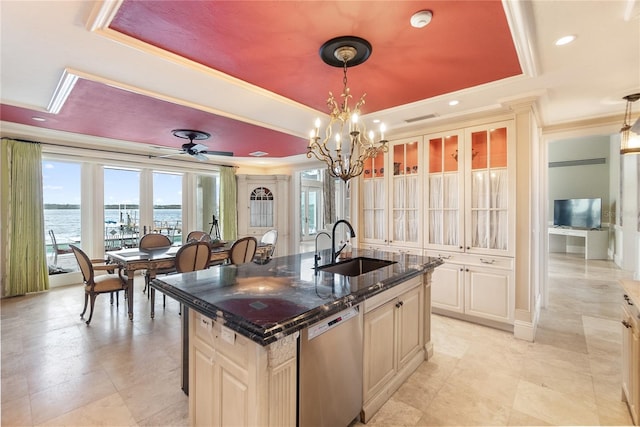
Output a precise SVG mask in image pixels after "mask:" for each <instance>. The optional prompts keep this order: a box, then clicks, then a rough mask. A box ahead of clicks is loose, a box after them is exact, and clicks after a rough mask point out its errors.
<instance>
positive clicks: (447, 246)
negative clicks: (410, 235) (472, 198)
mask: <svg viewBox="0 0 640 427" xmlns="http://www.w3.org/2000/svg"><path fill="white" fill-rule="evenodd" d="M463 141H464V133H463V131H461V130H455V131H451V132H445V133H439V134H433V135H427V136H426V137H425V144H426V150H425V151H426V156H427V161H426V162H425V166H426V168H427V171H426V173H425V186H426V191H425V197H426V200H425V211H426V216H425V246H426V247H429V248H433V249H444V250H449V251H462V250H464V246H463V241H462V240H463V239H464V234H463V230H464V215H463V212H462V211H461V209H462V208H463V206H464V175H463V171H464V160H465V159H464V154H463V153H464V149H463V148H462V143H463Z"/></svg>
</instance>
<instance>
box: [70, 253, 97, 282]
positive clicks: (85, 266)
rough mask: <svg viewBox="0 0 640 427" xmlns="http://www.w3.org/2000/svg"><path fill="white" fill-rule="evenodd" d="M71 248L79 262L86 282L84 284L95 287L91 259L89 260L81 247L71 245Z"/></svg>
mask: <svg viewBox="0 0 640 427" xmlns="http://www.w3.org/2000/svg"><path fill="white" fill-rule="evenodd" d="M69 246H71V250H72V251H73V254H74V255H75V257H76V260H77V261H78V265H79V266H80V271H81V272H82V279H83V280H84V283H85V284H87V285H91V286H92V285H93V283H94V281H93V275H94V272H93V264H92V263H91V258H89V256H88V255H87V254H86V253H84V251H83V250H82V249H80V248H79V247H77V246H75V245H69Z"/></svg>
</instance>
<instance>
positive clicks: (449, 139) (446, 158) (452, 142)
mask: <svg viewBox="0 0 640 427" xmlns="http://www.w3.org/2000/svg"><path fill="white" fill-rule="evenodd" d="M443 162H444V171H445V172H458V171H459V170H460V169H459V164H460V162H459V161H458V135H450V136H446V137H445V138H444V155H443Z"/></svg>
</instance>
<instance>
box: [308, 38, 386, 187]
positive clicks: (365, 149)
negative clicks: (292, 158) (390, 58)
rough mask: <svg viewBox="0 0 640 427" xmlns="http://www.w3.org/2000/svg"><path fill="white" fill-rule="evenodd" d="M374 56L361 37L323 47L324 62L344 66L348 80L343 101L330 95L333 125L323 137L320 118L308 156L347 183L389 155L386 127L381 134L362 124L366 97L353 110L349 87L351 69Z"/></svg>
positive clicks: (341, 40) (313, 133)
mask: <svg viewBox="0 0 640 427" xmlns="http://www.w3.org/2000/svg"><path fill="white" fill-rule="evenodd" d="M370 54H371V45H370V44H369V42H368V41H366V40H364V39H361V38H359V37H353V36H346V37H337V38H334V39H331V40H329V41H328V42H326V43H325V44H323V45H322V47H321V48H320V56H321V58H322V60H323V61H324V62H326V63H327V64H329V65H332V66H334V67H342V68H343V72H344V77H343V79H342V83H343V85H344V86H343V89H342V95H341V98H342V99H341V102H340V103H338V101H337V100H336V99H335V98H334V96H333V94H332V93H331V92H329V99H327V106H328V107H329V123H328V124H327V126H326V128H325V129H324V136H323V137H321V136H320V126H321V125H322V122H321V121H320V119H319V118H318V119H316V121H315V126H314V129H313V130H312V131H311V132H310V134H309V147H308V150H307V157H308V158H311V156H315V157H316V158H317V159H318V160H321V161H324V162H325V163H326V164H327V167H328V170H329V174H330V175H331V176H333V177H335V178H340V179H342V180H343V181H344V182H347V181H348V180H350V179H351V178H355V177H357V176H359V175H360V174H362V171H363V170H364V162H365V160H367V159H369V158H372V157H375V156H377V155H378V153H380V152H387V149H388V148H387V142H388V141H387V140H386V139H384V131H385V127H384V124H380V130H379V133H378V135H377V137H378V139H377V141H376V133H375V132H374V131H372V130H370V131H369V132H368V133H367V129H366V126H365V125H364V124H363V123H362V122H361V121H360V107H362V105H364V97H365V96H366V93H365V94H364V95H362V97H361V98H360V100H359V101H358V102H357V103H356V104H355V106H354V107H353V109H351V108H350V107H349V100H350V98H351V97H352V96H351V93H350V92H349V88H348V87H347V68H348V67H352V66H355V65H358V64H362V63H363V62H364V61H366V60H367V58H369V55H370Z"/></svg>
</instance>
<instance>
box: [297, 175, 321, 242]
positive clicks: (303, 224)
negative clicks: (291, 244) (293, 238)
mask: <svg viewBox="0 0 640 427" xmlns="http://www.w3.org/2000/svg"><path fill="white" fill-rule="evenodd" d="M321 207H322V188H321V187H317V186H311V185H304V184H303V185H302V188H301V191H300V241H302V242H304V241H309V240H313V239H314V238H315V236H316V233H317V232H318V230H319V229H320V228H322V216H321V215H320V212H322V209H321Z"/></svg>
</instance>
